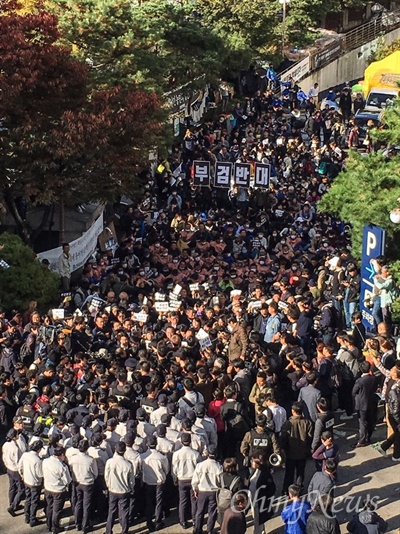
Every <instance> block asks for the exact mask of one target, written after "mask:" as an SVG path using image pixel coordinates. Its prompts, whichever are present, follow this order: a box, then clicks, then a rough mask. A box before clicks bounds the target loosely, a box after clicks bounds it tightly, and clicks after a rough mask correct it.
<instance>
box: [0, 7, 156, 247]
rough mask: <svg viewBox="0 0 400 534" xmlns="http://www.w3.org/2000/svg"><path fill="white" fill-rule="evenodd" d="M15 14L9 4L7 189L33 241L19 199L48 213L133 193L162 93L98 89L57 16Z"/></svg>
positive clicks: (3, 140) (2, 77)
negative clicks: (65, 41) (58, 206)
mask: <svg viewBox="0 0 400 534" xmlns="http://www.w3.org/2000/svg"><path fill="white" fill-rule="evenodd" d="M14 7H15V4H14V3H11V2H9V3H3V5H2V7H1V13H2V16H0V94H1V99H0V117H1V131H0V165H1V169H0V170H1V178H0V187H1V189H2V191H3V195H4V199H5V201H6V204H7V206H8V208H9V210H10V212H11V213H12V214H13V216H14V218H15V220H16V223H17V225H18V228H19V231H20V233H21V234H22V235H23V237H24V239H25V240H26V241H27V242H29V241H30V240H31V239H32V231H33V230H32V228H30V227H29V225H28V224H27V222H26V220H25V219H24V217H23V214H22V213H21V210H19V209H18V201H19V200H20V199H25V200H26V201H28V202H29V203H32V204H41V205H45V206H49V205H51V204H54V203H56V202H63V203H66V204H74V203H80V202H85V201H90V200H114V199H115V198H116V197H117V196H119V195H121V194H123V193H127V194H131V193H132V191H134V190H135V189H137V188H138V187H140V184H139V183H138V176H139V174H140V173H141V172H142V171H143V170H144V169H146V167H147V165H148V153H149V150H150V149H152V148H153V147H154V146H155V145H156V144H157V142H158V141H159V138H160V135H161V133H162V125H161V121H160V115H159V110H160V104H159V101H158V98H157V96H156V95H155V93H151V92H146V91H144V90H142V89H137V88H136V87H135V86H134V85H132V86H131V87H130V88H129V89H127V88H121V87H119V86H115V87H113V89H110V90H104V91H93V90H92V89H91V88H90V87H89V86H88V67H87V65H85V64H83V63H82V62H81V61H78V60H77V59H74V58H72V56H71V51H70V49H68V48H66V47H64V46H61V45H60V44H59V38H60V34H59V31H58V27H57V20H56V17H55V16H54V15H51V14H49V13H48V12H46V11H41V10H39V11H37V12H35V13H31V14H27V15H19V14H17V13H16V12H15V9H14ZM45 213H46V211H45Z"/></svg>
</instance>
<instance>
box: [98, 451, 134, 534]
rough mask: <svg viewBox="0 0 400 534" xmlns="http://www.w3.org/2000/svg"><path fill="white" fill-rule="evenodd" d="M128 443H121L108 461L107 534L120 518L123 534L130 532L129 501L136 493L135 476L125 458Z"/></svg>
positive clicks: (105, 472) (105, 474)
mask: <svg viewBox="0 0 400 534" xmlns="http://www.w3.org/2000/svg"><path fill="white" fill-rule="evenodd" d="M125 452H126V443H124V442H123V441H120V442H119V443H117V444H116V446H115V453H114V456H113V457H112V458H110V459H109V460H107V463H106V468H105V471H104V479H105V482H106V486H107V488H108V492H109V500H108V517H107V526H106V534H112V531H113V530H112V529H113V525H114V520H115V519H116V518H117V517H118V519H119V522H120V525H121V534H128V530H129V501H130V496H131V495H133V493H134V491H135V475H134V473H133V467H132V464H131V462H130V461H129V460H126V459H125V458H124V454H125Z"/></svg>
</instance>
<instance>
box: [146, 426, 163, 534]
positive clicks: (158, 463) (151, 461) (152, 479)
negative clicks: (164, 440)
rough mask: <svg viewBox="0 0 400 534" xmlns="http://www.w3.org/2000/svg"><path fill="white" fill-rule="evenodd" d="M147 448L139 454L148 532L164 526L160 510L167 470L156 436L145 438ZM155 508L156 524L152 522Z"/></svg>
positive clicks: (161, 509)
mask: <svg viewBox="0 0 400 534" xmlns="http://www.w3.org/2000/svg"><path fill="white" fill-rule="evenodd" d="M147 445H148V447H149V448H148V450H147V451H146V452H145V453H143V454H142V455H141V458H142V475H143V483H144V485H145V492H146V523H147V528H148V529H149V531H150V532H154V531H155V530H161V529H162V528H164V523H163V521H162V512H163V505H164V486H165V481H166V479H167V475H168V472H169V462H168V458H167V457H166V456H164V455H163V454H161V452H158V451H157V450H156V449H157V438H156V437H155V436H150V437H149V438H147ZM154 509H155V519H156V524H155V525H154V523H153V515H154Z"/></svg>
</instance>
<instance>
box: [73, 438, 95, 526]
mask: <svg viewBox="0 0 400 534" xmlns="http://www.w3.org/2000/svg"><path fill="white" fill-rule="evenodd" d="M88 449H89V442H88V441H87V440H86V439H83V440H81V442H80V443H79V446H78V451H79V452H78V454H75V455H74V456H72V457H71V458H70V460H69V466H70V468H71V472H72V480H73V484H74V485H75V507H74V510H73V511H74V516H75V522H76V528H77V530H81V529H82V530H83V533H84V534H86V533H87V532H89V529H90V510H91V507H92V496H93V489H94V483H95V481H96V478H97V476H98V469H97V462H96V460H95V459H94V458H92V457H91V456H89V454H88V452H87V451H88Z"/></svg>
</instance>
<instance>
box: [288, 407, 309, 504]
mask: <svg viewBox="0 0 400 534" xmlns="http://www.w3.org/2000/svg"><path fill="white" fill-rule="evenodd" d="M302 411H303V405H302V403H301V402H294V403H293V406H292V417H290V418H289V419H288V421H286V422H285V423H283V425H282V429H281V440H282V442H281V445H282V449H283V450H284V451H285V452H286V470H285V478H284V481H283V491H282V495H287V492H288V488H289V486H290V485H291V484H293V482H294V481H295V476H296V484H299V485H300V486H302V485H303V480H304V472H305V468H306V461H307V458H308V456H309V455H310V446H311V439H312V427H313V425H312V423H311V421H308V420H307V419H305V418H304V417H303V415H302Z"/></svg>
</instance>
